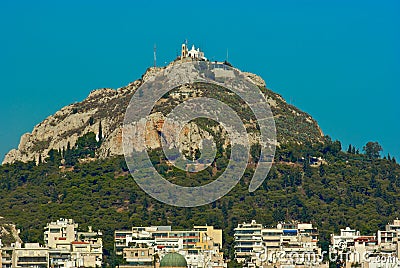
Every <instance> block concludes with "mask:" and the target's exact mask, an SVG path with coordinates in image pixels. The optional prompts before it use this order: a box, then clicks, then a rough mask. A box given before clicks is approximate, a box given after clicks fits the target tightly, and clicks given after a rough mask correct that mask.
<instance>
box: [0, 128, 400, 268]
mask: <svg viewBox="0 0 400 268" xmlns="http://www.w3.org/2000/svg"><path fill="white" fill-rule="evenodd" d="M97 146H98V144H97V142H95V137H94V136H93V134H91V133H89V134H87V135H85V136H83V137H81V138H80V139H79V141H78V142H77V145H76V146H75V147H74V148H69V149H67V150H66V151H65V152H64V156H66V155H68V153H67V152H68V151H69V152H70V154H71V155H74V156H76V158H75V159H79V158H81V157H87V156H92V155H93V154H94V153H95V150H96V148H97ZM258 151H259V148H258V147H257V146H253V147H252V150H251V155H252V157H251V158H250V159H251V162H250V163H249V165H248V168H247V170H246V172H245V174H244V176H243V178H242V180H241V181H240V182H239V183H238V184H237V185H236V187H235V188H234V189H233V190H232V191H231V192H230V193H229V194H228V195H227V196H225V197H223V198H221V199H220V200H218V201H216V202H214V203H212V204H209V205H205V206H201V207H197V208H192V209H190V208H177V207H172V206H168V205H165V204H162V203H160V202H158V201H156V200H154V199H152V198H151V197H149V196H148V195H146V194H145V193H144V192H143V191H142V190H141V189H139V188H138V186H137V185H136V183H135V181H134V180H133V179H132V178H131V176H130V174H129V172H128V170H127V167H126V164H125V161H124V159H123V157H114V158H109V159H105V160H95V161H92V162H87V163H81V162H79V161H74V165H73V166H72V168H70V169H66V168H59V163H60V162H61V161H62V155H63V153H62V152H61V153H60V152H57V151H52V152H51V153H50V155H49V157H48V158H47V159H46V161H43V163H42V164H39V165H37V166H36V165H35V163H33V162H29V163H20V162H17V163H14V164H12V165H3V166H1V167H0V203H1V211H0V215H2V216H4V217H5V218H6V219H8V220H11V221H12V222H14V223H16V224H17V227H18V228H20V229H21V238H22V239H23V240H24V241H39V242H42V239H43V238H42V235H43V233H42V231H43V227H44V225H45V224H46V223H47V222H49V221H51V220H56V219H57V218H60V217H67V218H73V219H75V221H76V222H78V223H80V224H81V227H82V228H86V227H87V225H92V226H93V227H94V228H95V229H101V230H103V231H104V242H105V254H106V256H107V257H108V258H107V260H108V261H109V263H114V264H115V258H113V256H114V253H113V252H112V249H113V231H114V230H115V229H125V228H130V227H131V226H135V225H139V226H140V225H143V226H145V225H172V226H174V228H191V227H192V226H193V225H195V224H197V225H201V224H208V225H214V226H216V227H217V228H223V230H224V250H225V252H226V254H227V256H229V257H232V256H233V247H232V243H233V229H234V228H235V227H236V226H237V224H238V223H239V222H243V221H250V220H251V219H255V220H257V221H258V222H262V223H264V224H269V225H272V224H275V223H276V222H277V221H281V220H285V219H298V220H301V221H312V222H313V223H314V224H316V225H317V226H318V228H319V229H320V231H321V239H322V241H321V243H322V245H327V241H328V240H329V234H330V233H332V232H338V230H339V229H340V228H343V227H346V226H352V227H353V228H357V229H359V230H360V231H361V232H362V233H365V234H371V233H373V232H374V231H376V230H377V229H378V228H382V227H383V226H384V225H385V224H386V223H387V222H388V221H390V220H392V219H393V218H396V217H399V216H400V215H399V208H400V194H399V193H400V166H399V165H398V164H397V163H396V162H395V160H393V159H390V160H389V159H380V158H372V159H371V158H370V156H369V155H367V154H353V153H347V152H343V151H341V145H340V142H338V141H332V140H331V139H330V138H329V137H326V138H325V141H324V143H322V142H321V143H315V144H306V145H298V144H285V145H282V146H281V148H278V150H277V153H276V162H275V164H274V165H273V167H272V169H271V171H270V173H269V174H268V176H267V178H266V180H265V182H264V183H263V184H262V186H261V187H260V188H259V189H258V190H257V191H255V192H253V193H249V192H248V184H249V182H250V180H251V177H252V173H253V172H254V167H255V165H256V161H257V159H258V156H257V154H258ZM149 153H150V158H151V159H152V161H153V163H154V164H155V165H156V167H157V169H158V170H159V172H161V173H163V174H164V175H165V176H166V178H168V179H169V180H171V181H173V182H174V183H177V184H181V185H198V184H203V183H204V182H206V181H209V180H212V179H214V178H216V177H217V176H218V175H219V173H220V172H222V170H223V169H224V168H225V167H226V163H227V157H228V155H229V154H228V153H227V152H225V151H224V152H223V153H222V154H221V155H220V156H219V158H218V159H217V160H216V161H215V162H214V163H213V164H212V168H208V169H206V170H204V171H202V172H200V173H199V174H198V175H197V176H196V175H194V174H191V173H189V172H186V171H181V170H178V169H176V168H173V167H170V166H169V165H167V163H166V161H165V159H164V157H163V155H162V154H161V152H160V151H157V150H154V151H151V152H149ZM312 157H322V158H323V159H325V160H326V163H324V164H322V165H313V164H312V163H311V159H312ZM64 159H65V160H66V158H65V157H64ZM232 266H234V263H233V262H232Z"/></svg>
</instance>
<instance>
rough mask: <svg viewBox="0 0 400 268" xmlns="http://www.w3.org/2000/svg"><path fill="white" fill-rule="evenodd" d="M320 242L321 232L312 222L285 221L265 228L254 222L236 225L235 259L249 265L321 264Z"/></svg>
mask: <svg viewBox="0 0 400 268" xmlns="http://www.w3.org/2000/svg"><path fill="white" fill-rule="evenodd" d="M317 243H318V231H317V229H316V228H315V227H313V225H312V224H311V223H298V222H290V223H285V222H282V223H278V224H277V226H276V227H263V226H262V224H258V223H256V222H255V221H252V222H251V223H243V224H239V225H238V227H237V228H235V258H236V260H237V261H238V262H241V263H243V264H244V265H245V266H246V267H259V266H267V267H268V266H290V267H291V266H293V265H296V266H301V265H303V266H304V265H307V266H321V265H322V263H321V260H320V256H321V248H320V247H319V246H318V245H317ZM296 256H297V257H296ZM303 256H305V257H306V258H303V259H302V257H303ZM295 257H296V258H295Z"/></svg>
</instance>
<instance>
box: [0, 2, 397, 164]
mask: <svg viewBox="0 0 400 268" xmlns="http://www.w3.org/2000/svg"><path fill="white" fill-rule="evenodd" d="M81 2H83V3H81ZM399 14H400V2H399V1H397V0H393V1H387V0H381V1H368V0H357V1H349V0H346V1H344V0H334V1H333V0H314V1H301V0H292V1H288V0H281V1H224V2H223V1H221V2H220V1H184V2H183V1H159V2H157V1H133V0H130V1H99V0H98V1H90V0H87V1H13V0H2V1H0V25H1V27H0V39H1V40H0V41H1V42H0V77H1V80H0V81H1V85H0V86H1V98H0V109H1V117H0V125H1V129H0V158H2V157H3V156H4V154H5V153H6V152H7V151H8V150H9V149H11V148H15V147H17V145H18V143H19V139H20V136H21V135H22V134H23V133H25V132H30V131H32V128H33V127H34V125H36V124H38V123H39V122H41V121H42V120H43V119H45V118H46V117H47V116H49V115H51V114H53V113H54V112H56V111H57V110H59V109H60V108H61V107H63V106H65V105H68V104H70V103H72V102H75V101H81V100H83V99H84V98H85V97H86V96H87V95H88V94H89V92H90V91H91V90H92V89H95V88H103V87H111V88H118V87H121V86H124V85H126V84H127V83H128V82H130V81H133V80H135V79H137V78H139V77H140V76H141V74H142V73H143V72H144V71H145V69H146V68H147V67H148V66H150V65H152V63H153V45H154V43H156V44H157V48H158V50H157V53H158V63H159V64H160V65H161V64H164V62H169V61H171V60H173V59H174V58H175V57H176V55H177V52H178V51H179V49H180V44H181V42H182V41H183V40H185V39H186V38H187V39H188V40H189V43H190V44H192V43H195V44H196V45H199V46H201V48H203V50H204V51H205V53H206V56H207V57H208V58H210V59H216V60H217V59H218V60H224V59H225V56H226V49H229V61H230V62H231V63H232V64H233V65H235V66H236V67H238V68H240V69H242V70H244V71H250V72H254V73H257V74H259V75H261V76H262V77H263V78H264V79H265V80H266V82H267V85H268V87H269V88H271V89H272V90H274V91H276V92H278V93H280V94H281V95H283V97H284V98H286V100H287V101H288V102H291V103H292V104H294V105H296V106H297V107H299V108H300V109H302V110H304V111H306V112H308V113H310V114H311V115H312V116H313V117H314V118H315V119H317V121H318V122H319V124H320V126H321V127H322V130H323V131H324V133H325V134H328V135H330V136H331V137H332V138H334V139H339V140H340V141H341V142H342V145H343V147H344V148H347V146H348V144H349V143H351V144H353V145H356V146H357V147H359V148H362V146H363V145H364V144H365V143H366V142H367V141H378V142H379V143H380V144H381V145H382V146H383V148H384V150H385V154H387V153H388V152H389V153H390V154H391V155H395V156H396V158H397V159H398V160H400V141H399V136H400V135H399V133H400V124H399V121H400V120H399V119H400V109H399V102H400V93H399V92H400V91H399V90H400V50H399V48H400V30H399V29H400V16H399Z"/></svg>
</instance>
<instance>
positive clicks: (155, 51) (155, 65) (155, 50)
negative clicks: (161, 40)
mask: <svg viewBox="0 0 400 268" xmlns="http://www.w3.org/2000/svg"><path fill="white" fill-rule="evenodd" d="M154 67H157V45H156V44H154Z"/></svg>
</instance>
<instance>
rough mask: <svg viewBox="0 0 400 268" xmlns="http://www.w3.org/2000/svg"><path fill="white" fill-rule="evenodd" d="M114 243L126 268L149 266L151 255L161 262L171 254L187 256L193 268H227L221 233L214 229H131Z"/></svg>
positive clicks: (116, 235)
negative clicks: (221, 250) (222, 249)
mask: <svg viewBox="0 0 400 268" xmlns="http://www.w3.org/2000/svg"><path fill="white" fill-rule="evenodd" d="M114 242H115V244H114V246H115V251H116V253H117V254H119V255H122V256H123V258H124V259H125V261H126V263H127V265H124V267H125V266H129V267H139V266H143V265H144V266H149V258H150V256H149V255H152V256H153V255H154V256H157V258H158V259H162V257H163V256H165V255H166V254H168V253H171V252H177V253H179V254H181V255H182V256H184V257H185V259H186V261H187V263H188V267H191V268H197V267H207V268H217V267H221V268H223V267H226V263H225V262H224V260H223V253H222V252H220V249H221V247H222V230H220V229H214V227H213V226H194V227H193V229H192V230H172V228H171V226H148V227H132V229H131V230H129V231H126V230H116V231H115V232H114ZM141 254H143V256H142V257H143V258H142V257H141ZM154 261H155V260H154Z"/></svg>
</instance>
